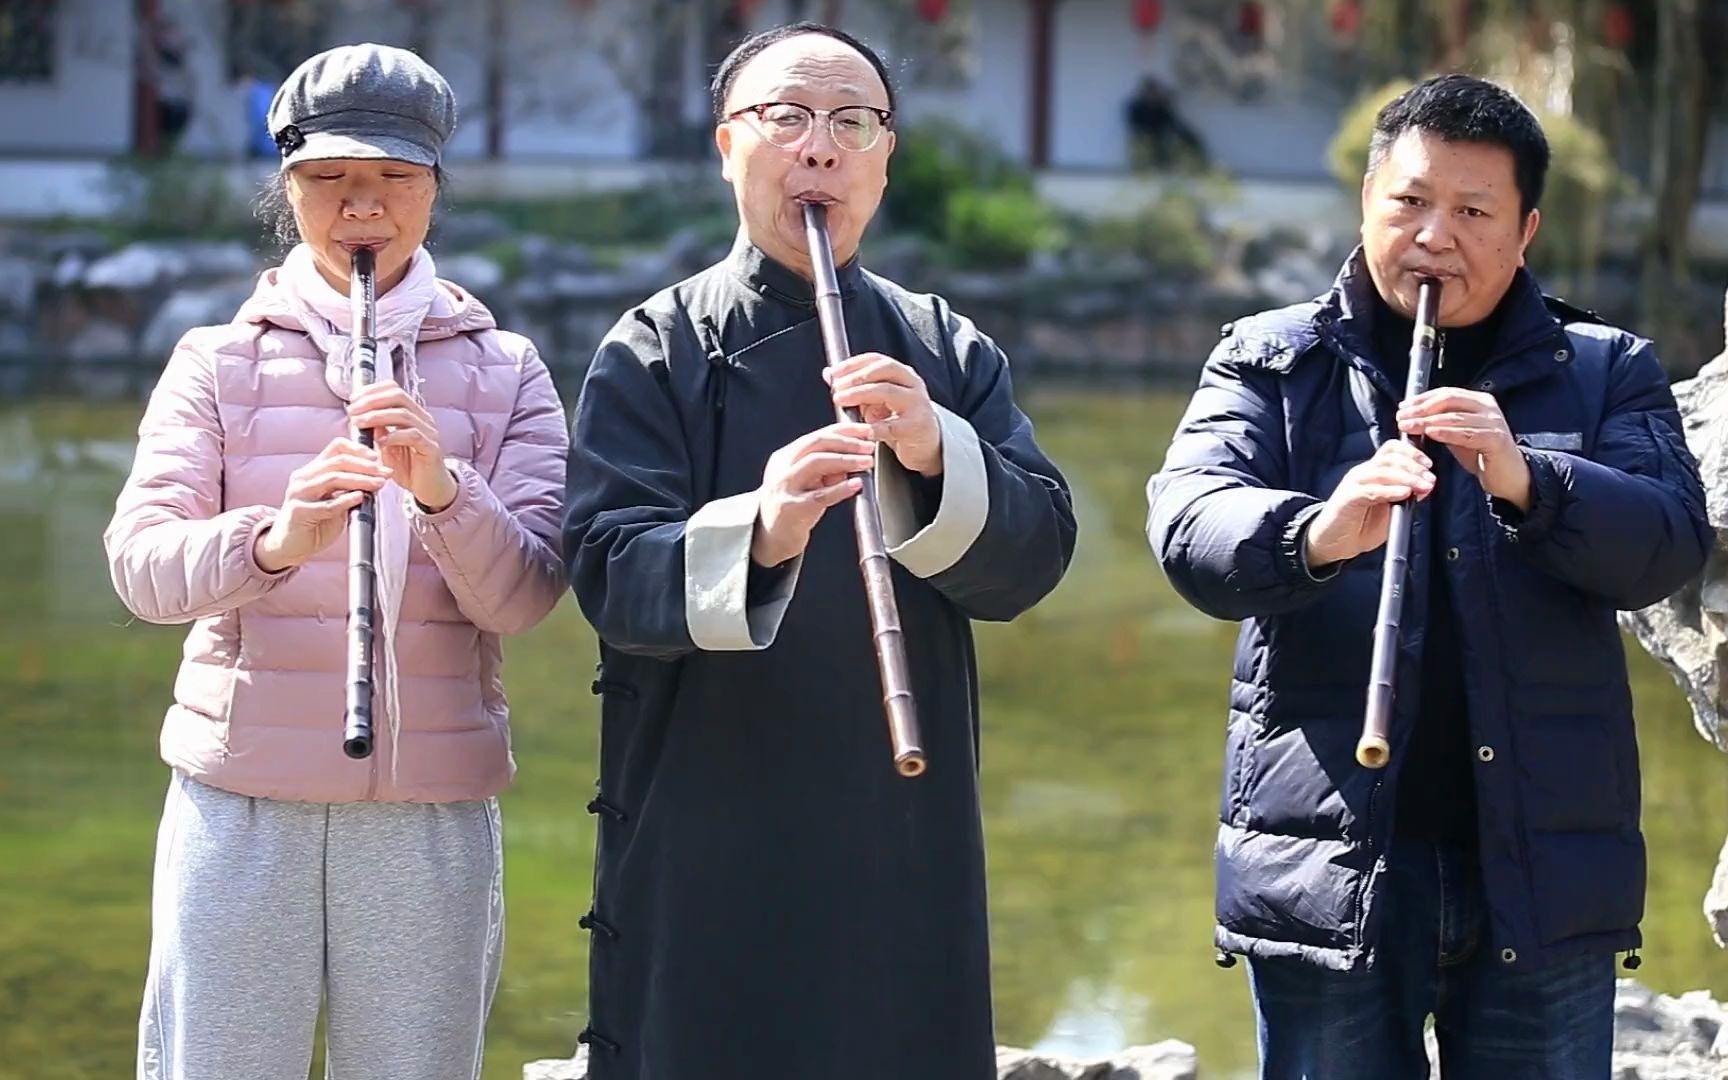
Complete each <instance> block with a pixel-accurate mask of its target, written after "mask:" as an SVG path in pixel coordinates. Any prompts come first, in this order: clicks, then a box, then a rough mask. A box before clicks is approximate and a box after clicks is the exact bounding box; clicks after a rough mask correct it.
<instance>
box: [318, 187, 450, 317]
mask: <svg viewBox="0 0 1728 1080" xmlns="http://www.w3.org/2000/svg"><path fill="white" fill-rule="evenodd" d="M287 187H288V205H289V206H290V207H292V208H293V210H294V222H295V224H296V225H298V226H299V228H300V239H301V240H302V241H304V242H305V243H306V245H307V246H308V247H310V248H311V249H312V255H313V258H314V261H316V263H317V264H318V271H319V273H321V274H323V275H324V278H325V280H327V281H329V282H330V284H331V285H332V286H333V287H334V288H335V289H336V290H337V291H338V292H343V293H346V292H347V291H348V274H349V265H350V263H351V262H352V260H353V257H354V252H355V251H356V250H357V249H359V248H362V247H369V248H371V249H372V251H373V255H374V256H375V257H376V259H377V265H378V270H377V282H378V293H379V295H382V294H384V293H387V292H389V291H390V290H391V289H393V288H395V287H396V286H397V284H399V283H400V282H401V280H402V278H403V277H404V276H406V274H407V272H408V263H409V260H411V259H412V258H413V257H414V252H415V250H416V249H417V248H419V247H420V245H421V243H422V242H424V241H425V239H426V230H427V229H429V228H430V227H431V225H432V204H433V203H434V201H436V199H437V196H438V181H437V177H436V176H434V175H433V172H432V170H431V169H430V168H428V167H426V166H425V165H410V164H409V163H407V162H405V161H391V160H387V159H385V160H379V159H359V158H334V159H331V160H328V161H302V162H300V163H299V164H298V165H295V166H293V167H291V168H290V169H289V170H288V177H287Z"/></svg>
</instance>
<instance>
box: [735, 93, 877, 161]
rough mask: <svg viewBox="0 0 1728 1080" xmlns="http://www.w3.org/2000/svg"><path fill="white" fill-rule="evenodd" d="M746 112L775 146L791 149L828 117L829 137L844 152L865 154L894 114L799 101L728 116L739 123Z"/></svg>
mask: <svg viewBox="0 0 1728 1080" xmlns="http://www.w3.org/2000/svg"><path fill="white" fill-rule="evenodd" d="M745 113H749V114H750V115H752V116H754V117H755V118H756V125H755V126H756V129H757V130H758V131H760V132H762V137H763V138H764V139H767V140H768V141H769V142H771V143H773V144H774V145H775V146H779V147H784V148H787V149H790V148H791V147H794V146H797V145H798V144H799V143H801V142H803V141H804V140H805V138H807V137H808V136H809V134H810V131H811V128H812V127H813V126H814V125H815V123H816V118H817V117H818V116H825V117H827V118H828V134H829V136H830V137H831V138H832V139H833V140H834V145H835V146H838V147H839V148H840V149H842V150H850V151H853V152H854V153H862V152H863V151H865V150H868V149H870V148H871V147H872V146H875V145H876V142H877V140H878V139H880V138H882V132H883V129H885V128H887V127H889V126H891V125H892V123H893V120H894V114H893V113H892V112H890V111H889V110H887V109H878V108H874V107H872V106H870V105H842V106H840V107H839V108H838V109H812V108H811V107H810V106H808V105H800V104H798V103H797V102H796V101H770V102H766V103H764V104H761V105H750V106H747V107H745V108H742V109H738V110H737V111H735V112H732V113H729V114H727V116H726V119H728V120H736V119H738V118H739V117H740V116H743V115H744V114H745Z"/></svg>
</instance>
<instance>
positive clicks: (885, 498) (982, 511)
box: [875, 405, 990, 578]
mask: <svg viewBox="0 0 1728 1080" xmlns="http://www.w3.org/2000/svg"><path fill="white" fill-rule="evenodd" d="M934 408H935V409H936V420H937V422H938V423H939V424H941V425H942V503H941V505H939V506H938V507H937V508H936V517H935V518H934V519H933V520H932V521H931V522H930V523H929V524H928V525H925V524H923V523H921V522H920V521H919V520H918V512H917V507H916V504H915V503H914V501H913V498H912V481H911V476H910V474H909V473H908V472H907V469H906V467H905V466H904V465H901V464H900V461H899V459H898V458H896V457H895V456H894V453H893V451H891V450H889V449H888V448H886V447H880V446H879V447H878V448H877V452H876V469H875V473H876V498H877V499H878V501H880V503H881V505H882V539H883V542H884V543H886V544H887V545H888V555H889V557H891V558H892V559H893V560H894V561H895V562H897V563H899V564H900V565H901V566H904V567H905V568H906V569H908V570H910V571H911V572H912V573H914V574H916V575H917V576H919V577H921V578H929V577H935V576H936V575H937V574H940V573H941V572H942V571H944V570H946V569H948V568H949V567H951V566H953V565H954V564H955V563H957V562H959V561H960V559H961V557H962V556H964V555H965V554H966V552H967V551H969V550H971V547H972V544H973V542H974V541H976V540H977V539H978V536H979V534H980V533H982V532H983V531H984V523H985V521H987V520H988V519H989V517H990V479H989V476H988V474H986V473H985V471H984V451H983V450H982V449H980V448H979V446H978V433H977V432H976V431H973V430H972V425H971V424H968V423H967V422H966V421H965V420H962V419H961V418H960V417H958V416H956V415H954V414H953V413H951V412H949V411H948V410H947V409H944V408H943V407H942V406H940V405H936V406H934Z"/></svg>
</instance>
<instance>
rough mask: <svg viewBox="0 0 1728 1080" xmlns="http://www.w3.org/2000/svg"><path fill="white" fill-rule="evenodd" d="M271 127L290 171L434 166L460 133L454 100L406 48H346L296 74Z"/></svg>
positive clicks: (280, 92)
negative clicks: (327, 164) (369, 162)
mask: <svg viewBox="0 0 1728 1080" xmlns="http://www.w3.org/2000/svg"><path fill="white" fill-rule="evenodd" d="M268 123H269V125H270V134H271V136H272V137H273V138H274V139H275V140H276V146H277V148H278V149H280V150H281V152H282V167H283V168H284V169H286V168H287V167H288V166H290V165H293V164H296V163H297V162H301V161H320V160H328V159H330V158H390V159H392V160H396V161H408V162H412V163H413V164H415V165H436V164H438V159H439V157H440V155H441V153H442V151H443V149H444V143H445V141H446V140H448V139H449V138H450V133H451V132H452V131H454V130H455V129H456V95H454V94H452V93H451V92H450V84H449V83H447V82H445V81H444V76H442V75H440V74H438V72H437V71H436V70H435V69H433V67H432V65H431V64H428V63H427V62H426V61H424V60H422V59H420V58H419V57H418V56H415V55H414V54H413V53H411V52H409V51H408V50H406V49H397V48H393V47H392V46H389V45H372V44H365V45H342V46H338V47H337V48H334V49H330V50H327V51H325V52H321V53H319V54H318V55H317V56H314V57H312V58H311V59H310V60H307V61H306V62H305V63H303V64H301V65H300V66H299V67H297V68H295V69H294V73H293V74H292V75H289V76H288V78H287V79H286V80H284V81H283V83H282V85H281V86H280V87H279V88H278V89H277V91H276V96H275V98H274V99H273V100H272V101H271V102H270V114H269V120H268Z"/></svg>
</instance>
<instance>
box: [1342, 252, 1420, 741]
mask: <svg viewBox="0 0 1728 1080" xmlns="http://www.w3.org/2000/svg"><path fill="white" fill-rule="evenodd" d="M1439 311H1440V282H1439V281H1437V280H1435V279H1434V278H1423V279H1422V281H1421V283H1420V284H1419V285H1418V286H1417V292H1416V332H1415V334H1414V335H1413V336H1412V339H1411V342H1410V376H1409V379H1408V381H1407V382H1406V383H1405V386H1404V400H1405V401H1409V400H1411V399H1412V398H1414V397H1416V395H1418V394H1420V393H1422V392H1423V391H1424V390H1426V389H1428V377H1429V374H1430V373H1431V372H1432V371H1433V370H1434V356H1435V354H1436V353H1437V352H1438V351H1439V350H1438V343H1439V339H1440V332H1439V328H1438V327H1437V326H1436V325H1435V323H1436V321H1437V318H1438V315H1439ZM1403 438H1404V441H1405V442H1407V443H1409V444H1410V445H1412V446H1417V447H1420V446H1421V445H1422V440H1421V439H1420V438H1418V437H1415V436H1410V435H1406V436H1403ZM1415 516H1416V500H1415V499H1414V498H1410V499H1406V500H1404V501H1403V502H1401V503H1398V504H1397V505H1395V506H1393V507H1392V523H1391V527H1390V531H1389V532H1388V534H1387V537H1386V562H1385V565H1384V566H1383V567H1382V570H1381V577H1380V613H1379V616H1378V617H1377V618H1376V619H1375V620H1374V660H1373V664H1372V666H1371V667H1370V668H1369V674H1368V707H1367V710H1366V711H1365V712H1364V714H1363V716H1362V738H1361V739H1360V740H1358V741H1357V743H1356V760H1357V761H1359V762H1361V763H1362V764H1363V765H1364V766H1366V767H1368V768H1370V769H1383V768H1385V767H1386V762H1387V761H1388V760H1390V759H1391V757H1392V744H1391V741H1390V731H1391V723H1392V703H1393V699H1394V697H1395V696H1396V693H1397V686H1396V682H1397V675H1398V627H1399V624H1400V622H1402V620H1403V618H1404V584H1405V580H1406V578H1407V576H1408V572H1409V565H1410V526H1411V524H1412V522H1413V521H1414V520H1415Z"/></svg>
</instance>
